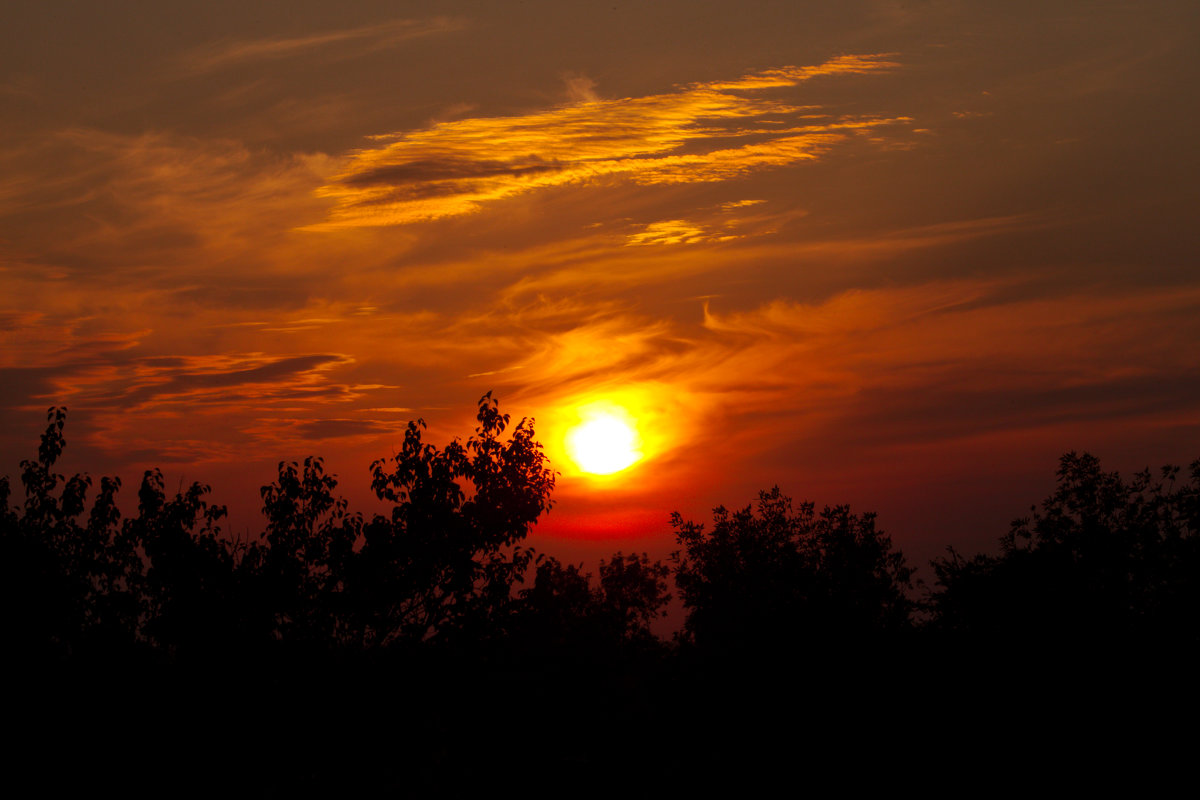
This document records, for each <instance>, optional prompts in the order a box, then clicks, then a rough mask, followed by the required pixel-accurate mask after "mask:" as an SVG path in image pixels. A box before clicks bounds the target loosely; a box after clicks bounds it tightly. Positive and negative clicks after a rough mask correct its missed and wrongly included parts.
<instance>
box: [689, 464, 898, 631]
mask: <svg viewBox="0 0 1200 800" xmlns="http://www.w3.org/2000/svg"><path fill="white" fill-rule="evenodd" d="M672 525H673V527H674V528H675V535H676V538H677V540H678V542H679V544H680V545H681V546H682V548H683V549H682V550H681V551H677V552H676V553H675V554H674V557H673V558H674V562H675V584H676V586H677V587H678V589H679V593H680V596H681V597H682V599H683V603H684V606H685V608H686V611H687V618H686V621H685V624H684V631H683V632H684V636H685V638H686V639H687V640H688V641H690V642H691V643H693V644H694V645H695V646H696V647H698V648H700V649H701V650H702V651H708V652H712V653H718V652H724V653H741V654H751V653H762V652H764V651H782V652H796V653H798V652H800V651H801V650H802V649H803V648H806V647H810V646H813V645H818V644H827V643H831V642H838V643H840V644H843V645H852V644H864V643H867V642H869V641H872V640H875V639H877V638H878V637H880V636H881V635H883V634H890V633H896V632H898V631H900V630H903V629H904V628H906V627H907V626H908V624H909V613H910V611H911V609H912V603H911V601H910V600H909V598H908V596H907V594H906V592H907V590H908V589H909V588H911V577H912V570H911V569H909V568H908V567H907V566H906V565H905V561H904V556H903V554H902V553H901V552H900V551H898V550H893V549H892V543H891V539H890V538H889V537H888V536H886V535H884V534H883V533H882V532H880V531H877V530H876V529H875V515H874V514H870V513H868V514H861V515H859V514H852V513H850V510H849V509H848V508H847V507H846V506H836V507H828V506H827V507H825V508H824V509H823V510H822V511H821V512H820V513H818V512H817V511H816V507H815V506H814V504H813V503H802V504H801V506H800V508H799V510H798V511H793V508H792V503H791V500H790V499H788V498H787V497H785V496H784V495H783V494H781V493H780V491H779V488H778V487H775V488H774V489H772V490H770V491H764V492H760V493H759V500H758V504H757V508H756V509H752V508H751V507H750V506H747V507H745V508H743V509H741V510H739V511H734V512H730V511H728V510H726V509H725V508H724V507H720V508H717V509H716V510H715V511H714V512H713V526H712V530H711V531H706V530H705V529H704V526H703V525H700V524H697V523H694V522H690V521H685V520H684V519H683V518H682V517H681V516H680V515H679V514H678V513H675V514H674V515H673V516H672Z"/></svg>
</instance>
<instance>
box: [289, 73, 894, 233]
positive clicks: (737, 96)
mask: <svg viewBox="0 0 1200 800" xmlns="http://www.w3.org/2000/svg"><path fill="white" fill-rule="evenodd" d="M897 66H899V65H898V64H897V63H896V62H893V61H889V60H887V59H886V58H885V57H884V56H881V55H848V56H841V57H839V58H835V59H832V60H830V61H827V62H825V63H823V64H820V65H817V66H809V67H784V68H780V69H772V70H766V71H763V72H758V73H754V74H750V75H746V76H743V77H742V78H740V79H737V80H733V81H716V82H708V83H695V84H690V85H687V86H684V87H681V88H680V89H678V90H677V91H674V92H669V93H664V94H655V95H647V96H642V97H625V98H620V99H615V100H599V99H596V100H592V99H587V95H583V97H584V99H581V100H577V101H576V102H571V103H567V104H564V105H560V106H557V107H554V108H552V109H549V110H546V111H540V112H535V113H530V114H525V115H520V116H508V117H482V118H468V119H461V120H454V121H445V122H439V123H436V124H434V125H432V126H430V127H427V128H423V129H420V130H414V131H409V132H406V133H396V134H388V135H382V136H375V137H372V138H373V140H374V141H375V142H378V145H377V146H374V147H368V148H364V149H361V150H359V151H357V152H355V153H354V154H353V155H352V156H351V157H350V158H349V161H348V163H347V164H346V166H345V169H343V170H342V171H341V172H340V173H339V174H337V175H336V176H335V177H334V179H333V180H332V181H330V182H329V183H327V184H326V185H325V186H323V187H321V188H320V189H319V190H318V192H317V193H318V195H319V196H322V197H326V198H331V199H332V200H334V201H335V207H334V208H333V209H332V211H331V213H330V216H329V219H328V220H327V221H326V222H324V223H321V224H319V225H315V226H311V227H314V228H324V229H330V228H340V227H352V226H364V225H397V224H405V223H410V222H417V221H422V220H432V219H438V218H441V217H450V216H457V215H461V214H467V213H471V212H473V211H476V210H478V209H479V208H480V207H481V206H482V205H483V204H485V203H488V202H492V201H496V200H500V199H504V198H508V197H512V196H515V195H519V194H523V193H526V192H531V191H534V190H537V189H543V188H548V187H553V186H562V185H566V184H586V183H589V182H596V181H601V180H606V179H607V180H625V181H630V182H633V183H636V184H643V185H648V184H678V183H696V182H701V183H702V182H712V181H722V180H727V179H730V178H734V177H739V176H742V175H745V174H747V173H750V172H753V171H757V170H762V169H767V168H772V167H780V166H784V165H788V164H792V163H795V162H797V161H801V160H805V159H813V158H817V157H819V156H820V155H821V154H822V153H824V152H825V151H826V150H828V149H829V148H830V147H831V146H833V145H834V144H835V143H837V142H839V141H842V140H844V139H846V138H847V137H848V136H851V135H853V134H855V133H866V132H869V131H872V130H875V129H878V128H881V127H882V126H886V125H894V124H897V123H904V122H908V121H909V120H908V118H907V117H891V118H888V117H881V116H867V115H860V116H834V115H831V114H829V113H825V112H822V111H821V110H820V109H819V108H816V107H814V106H810V105H796V104H793V103H790V102H786V101H785V100H782V99H778V98H775V97H764V96H754V95H755V94H756V93H761V92H762V91H763V90H769V89H786V88H789V87H795V86H798V85H799V84H801V83H802V82H804V81H808V80H811V79H813V78H816V77H818V76H833V75H860V74H869V73H874V72H881V71H886V70H891V69H894V68H896V67H897ZM589 91H590V88H589ZM574 94H575V96H577V97H578V96H580V93H579V92H578V91H575V92H574Z"/></svg>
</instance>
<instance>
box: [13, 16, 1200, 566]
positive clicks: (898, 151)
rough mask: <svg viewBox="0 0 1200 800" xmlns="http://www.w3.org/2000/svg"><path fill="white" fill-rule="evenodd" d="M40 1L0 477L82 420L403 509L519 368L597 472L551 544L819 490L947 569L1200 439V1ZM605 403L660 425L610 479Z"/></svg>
mask: <svg viewBox="0 0 1200 800" xmlns="http://www.w3.org/2000/svg"><path fill="white" fill-rule="evenodd" d="M5 17H6V19H5V23H4V25H3V30H2V31H0V39H2V41H0V120H2V122H0V341H2V342H3V349H2V351H0V386H2V387H3V392H2V394H0V423H2V428H0V437H2V438H0V474H8V475H10V476H11V477H12V478H14V479H15V478H16V477H17V475H18V474H19V466H18V464H19V461H20V460H21V459H22V458H28V457H31V456H32V455H34V454H35V452H36V445H37V435H38V434H39V433H40V431H41V430H42V428H43V426H44V415H45V409H46V408H47V407H48V406H50V405H65V406H67V407H68V408H69V409H70V413H69V417H68V422H67V431H66V433H67V442H68V450H67V457H66V459H65V460H64V462H63V463H62V465H61V466H62V468H63V469H64V470H66V471H72V472H73V471H81V470H87V471H90V472H91V473H92V474H93V475H99V474H118V475H121V476H122V477H123V479H124V481H125V489H124V490H123V493H124V495H125V502H126V503H127V504H132V503H135V502H136V486H137V480H138V479H139V477H140V475H141V471H142V470H144V469H146V468H148V467H151V466H160V467H162V468H163V471H164V473H165V474H166V476H167V482H168V486H170V487H172V488H174V486H175V485H176V484H178V482H179V481H185V482H190V481H192V480H201V481H204V482H207V483H211V484H212V485H213V487H214V495H215V499H216V500H217V501H218V502H222V503H227V504H228V505H229V506H230V508H231V518H230V526H231V528H232V529H234V530H235V531H237V530H242V531H244V530H251V529H254V528H256V527H257V526H258V524H259V518H258V516H257V513H256V510H257V507H258V505H259V500H258V493H257V488H258V487H259V486H261V485H262V484H264V483H266V482H268V481H270V480H271V479H272V478H273V477H274V469H275V464H276V462H278V461H279V460H281V459H289V460H298V459H302V458H303V457H304V456H306V455H309V454H319V455H323V456H324V457H325V458H326V460H327V462H328V463H329V464H330V466H331V468H332V469H333V470H334V471H335V472H337V473H338V474H339V476H340V477H341V480H342V489H343V490H344V491H345V493H346V494H347V495H348V496H349V497H350V498H351V499H352V500H353V501H354V502H355V504H356V505H358V506H359V507H360V508H364V509H368V510H369V509H370V508H371V505H370V503H369V502H368V500H369V473H368V469H367V467H368V465H369V463H370V462H371V461H372V460H374V459H376V458H382V457H386V456H388V455H390V454H391V453H392V452H394V450H395V448H396V447H397V445H398V443H399V441H400V440H401V437H402V433H403V430H404V427H405V425H406V423H407V422H408V421H409V420H410V419H415V418H418V417H421V418H424V419H425V420H426V422H427V423H428V425H429V432H428V439H429V441H431V442H433V443H436V444H439V445H440V444H444V443H445V442H446V441H448V440H449V439H450V438H452V437H455V436H459V437H463V438H465V437H466V436H467V435H469V434H470V432H471V430H472V428H473V424H474V419H473V416H474V411H475V404H476V401H477V400H478V398H479V397H480V396H481V395H483V394H484V393H485V392H487V391H489V390H491V391H492V392H493V393H494V395H495V396H497V397H498V398H499V400H500V407H501V410H502V411H506V412H509V413H511V414H513V415H514V417H516V418H520V417H524V416H531V417H534V418H535V419H536V430H537V432H538V435H539V438H540V439H541V440H542V441H543V442H544V443H545V446H546V449H547V453H548V454H549V456H550V458H551V459H552V465H553V466H554V467H555V468H556V469H559V470H561V471H562V473H563V474H562V476H561V477H560V478H559V482H558V488H557V490H556V493H555V497H556V501H557V502H556V505H555V507H554V509H553V511H552V512H551V513H550V515H549V516H548V517H547V518H545V520H544V521H543V524H542V525H540V526H539V529H538V531H537V533H536V534H535V536H534V538H533V544H535V546H538V547H539V548H540V549H543V548H544V549H546V550H549V551H550V552H553V553H564V554H566V555H567V556H568V557H575V558H577V559H588V560H591V559H594V558H595V557H597V556H602V555H607V554H608V553H610V552H612V551H613V550H615V549H618V548H621V549H624V550H626V551H628V550H631V549H636V550H639V551H641V550H647V551H649V552H651V553H652V554H654V555H658V556H662V555H665V554H666V553H667V552H669V551H670V550H671V549H673V545H674V542H673V539H672V536H671V532H670V527H669V524H668V518H669V514H670V512H671V511H672V510H676V509H678V510H680V511H681V512H683V513H684V514H685V515H686V516H690V517H693V518H696V519H703V518H706V517H707V516H708V514H709V511H710V509H711V508H712V507H713V506H715V505H718V504H725V505H728V506H741V505H745V504H746V503H748V502H750V501H751V500H752V499H753V498H755V497H756V493H757V491H758V490H759V489H763V488H769V487H771V486H773V485H775V484H778V485H779V486H780V487H781V488H782V489H783V491H784V492H785V493H786V494H789V495H790V496H792V497H794V498H796V499H797V500H802V499H811V500H814V501H816V502H817V503H818V504H825V503H831V504H832V503H843V502H844V503H850V504H851V505H852V507H853V508H855V509H856V510H874V511H877V512H878V513H879V515H880V516H879V525H880V527H881V528H883V529H884V530H886V531H887V532H889V533H891V534H892V536H893V539H894V541H895V542H896V544H898V545H899V546H900V547H901V548H902V549H904V550H905V552H906V553H908V554H909V555H910V558H911V559H912V560H914V561H918V562H922V561H924V560H927V559H928V558H929V557H932V556H935V555H938V554H939V553H940V552H941V550H942V549H943V547H944V546H945V545H946V544H951V543H953V544H955V545H956V546H957V547H959V548H960V549H964V550H966V551H971V550H974V549H979V548H984V547H990V545H991V543H992V542H993V541H994V540H995V539H996V537H998V536H999V535H1000V534H1001V533H1003V532H1004V531H1005V530H1006V528H1007V522H1008V521H1009V520H1010V519H1012V518H1013V517H1015V516H1018V515H1020V514H1021V513H1022V512H1025V511H1027V509H1028V506H1029V504H1030V503H1032V502H1034V501H1037V500H1039V499H1040V498H1042V497H1044V496H1045V495H1046V494H1048V493H1049V491H1050V490H1051V489H1052V488H1053V472H1054V469H1055V466H1056V464H1057V457H1058V456H1059V455H1061V454H1062V453H1064V452H1066V451H1068V450H1088V451H1090V452H1092V453H1094V454H1096V455H1097V456H1099V457H1100V458H1101V460H1102V463H1104V464H1105V466H1106V467H1107V468H1109V469H1114V470H1115V469H1120V470H1123V471H1128V470H1132V469H1140V468H1142V467H1145V466H1152V467H1157V466H1159V465H1161V464H1163V463H1168V462H1170V463H1183V464H1186V463H1187V462H1189V461H1191V460H1192V459H1194V458H1196V457H1198V456H1200V259H1198V253H1200V224H1197V221H1196V220H1197V216H1198V212H1200V189H1198V186H1200V156H1198V155H1197V139H1198V136H1200V125H1198V124H1197V123H1198V116H1200V4H1197V3H1196V2H1195V0H1179V1H1178V2H1174V1H1172V2H1167V1H1164V0H1149V2H1136V3H1135V2H1105V1H1104V0H1098V1H1097V2H1086V3H1085V2H1004V3H999V2H995V3H984V2H955V1H954V0H944V1H941V0H929V2H921V1H920V0H913V1H912V2H902V1H901V0H892V1H887V0H878V1H877V2H840V3H829V2H800V1H797V2H788V3H781V2H753V1H747V2H739V3H732V2H702V1H701V0H687V2H668V1H663V2H654V3H613V2H609V3H583V2H563V0H555V1H554V2H541V1H540V0H538V1H537V2H534V1H530V2H505V3H499V2H424V3H405V2H382V1H380V2H367V1H366V0H350V1H349V2H343V3H339V4H333V3H328V2H314V1H311V0H288V1H287V2H262V3H251V4H246V3H243V2H226V1H225V0H206V1H205V2H203V3H200V2H191V1H190V0H180V1H176V2H169V3H161V2H154V3H152V2H107V3H77V2H56V1H55V0H42V1H41V2H25V1H24V0H18V2H15V3H12V4H10V5H8V6H6V12H5ZM596 407H616V408H619V409H623V410H624V412H625V413H627V414H628V416H629V418H630V419H631V420H632V421H633V422H634V423H635V425H636V428H637V434H638V437H639V442H638V445H639V448H640V452H641V455H642V458H641V460H640V461H638V462H637V463H636V464H635V465H634V466H632V467H630V468H628V469H625V470H622V471H620V472H618V473H615V474H614V475H612V476H609V477H606V478H594V477H588V476H587V475H584V474H581V473H580V471H579V469H578V468H577V467H576V466H575V465H574V464H573V462H572V461H571V459H570V458H569V457H568V454H567V453H566V451H565V448H564V439H565V437H566V435H567V431H568V429H569V428H570V426H571V425H572V424H573V423H574V422H577V421H578V420H579V419H580V415H581V409H582V410H583V412H585V415H586V411H587V409H589V408H596ZM514 422H515V420H514ZM129 510H131V511H132V510H133V509H132V508H130V509H129Z"/></svg>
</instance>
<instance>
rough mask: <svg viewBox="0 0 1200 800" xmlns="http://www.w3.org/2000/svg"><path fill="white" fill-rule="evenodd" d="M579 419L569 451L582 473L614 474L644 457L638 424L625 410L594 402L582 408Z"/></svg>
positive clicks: (571, 432) (570, 433) (570, 434)
mask: <svg viewBox="0 0 1200 800" xmlns="http://www.w3.org/2000/svg"><path fill="white" fill-rule="evenodd" d="M579 417H580V419H579V422H578V424H576V425H574V426H573V427H572V428H571V429H570V430H568V431H567V435H566V442H565V443H566V448H567V454H568V455H569V456H570V458H571V460H572V461H574V462H575V464H576V466H578V467H579V469H580V470H581V471H582V472H586V473H588V474H591V475H612V474H614V473H617V472H620V471H621V470H623V469H626V468H628V467H630V466H632V465H633V464H635V463H637V462H638V461H639V460H640V459H641V458H642V452H641V449H640V448H641V443H640V437H639V436H638V431H637V423H636V421H635V420H634V419H633V418H632V417H631V416H630V415H629V413H628V412H627V411H625V409H623V408H621V407H619V406H615V405H611V404H607V403H605V404H594V405H592V406H589V407H584V408H581V409H580V413H579Z"/></svg>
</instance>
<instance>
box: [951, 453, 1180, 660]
mask: <svg viewBox="0 0 1200 800" xmlns="http://www.w3.org/2000/svg"><path fill="white" fill-rule="evenodd" d="M1179 472H1180V470H1179V468H1178V467H1164V468H1163V469H1162V470H1161V471H1160V473H1159V474H1158V476H1157V477H1155V476H1153V475H1151V473H1150V471H1149V470H1146V471H1143V472H1140V473H1138V474H1136V475H1134V476H1133V478H1132V480H1129V481H1126V480H1123V479H1122V478H1121V476H1120V475H1118V474H1117V473H1108V472H1104V471H1103V470H1102V469H1101V467H1100V462H1099V460H1098V459H1096V458H1095V457H1094V456H1091V455H1088V454H1086V453H1084V454H1082V455H1077V454H1075V453H1069V454H1067V455H1065V456H1063V457H1062V460H1061V462H1060V464H1059V468H1058V488H1057V490H1056V491H1055V492H1054V494H1053V495H1051V496H1050V497H1049V498H1047V499H1046V500H1045V501H1044V502H1043V503H1042V505H1041V508H1040V509H1039V508H1038V507H1037V506H1034V507H1033V508H1031V509H1030V512H1031V513H1030V516H1028V517H1024V518H1022V519H1018V520H1016V521H1014V522H1013V524H1012V527H1011V529H1010V530H1009V532H1008V533H1007V534H1006V535H1005V536H1004V537H1003V538H1002V539H1001V541H1000V544H1001V552H1000V554H999V555H976V556H973V557H971V558H964V557H963V556H961V555H959V554H958V553H956V552H955V551H954V550H953V549H951V550H950V552H949V556H948V557H946V558H944V559H941V560H938V561H936V562H934V565H933V566H934V570H935V572H936V575H937V586H938V589H937V590H936V591H935V593H934V594H933V597H932V610H933V614H934V617H933V625H934V626H935V627H936V628H937V629H939V630H940V631H942V632H943V633H946V634H953V635H955V636H958V637H971V638H973V639H975V640H977V641H988V642H993V643H996V644H998V645H1000V646H1011V645H1012V644H1013V643H1016V642H1023V643H1027V644H1037V645H1039V646H1046V647H1054V648H1058V649H1062V648H1071V647H1076V646H1080V645H1084V644H1087V645H1099V644H1105V643H1108V644H1113V645H1125V644H1130V643H1131V640H1133V639H1138V640H1142V641H1143V642H1144V641H1146V640H1157V641H1159V642H1166V641H1171V642H1174V643H1176V644H1179V645H1183V644H1187V645H1194V644H1195V643H1196V642H1197V637H1198V636H1200V629H1198V628H1197V626H1196V621H1197V619H1200V617H1198V612H1200V461H1196V462H1193V463H1192V465H1191V471H1190V480H1188V481H1181V480H1180V477H1179Z"/></svg>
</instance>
